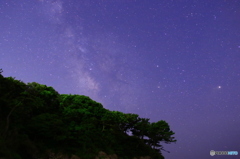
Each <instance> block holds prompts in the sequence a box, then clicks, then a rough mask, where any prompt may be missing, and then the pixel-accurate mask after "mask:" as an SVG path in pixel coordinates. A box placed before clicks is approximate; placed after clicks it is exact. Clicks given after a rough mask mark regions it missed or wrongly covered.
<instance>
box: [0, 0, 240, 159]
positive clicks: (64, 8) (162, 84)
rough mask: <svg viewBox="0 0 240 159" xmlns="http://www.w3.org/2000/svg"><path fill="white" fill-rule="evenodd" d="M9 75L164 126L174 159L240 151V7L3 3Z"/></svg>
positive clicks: (150, 1) (40, 0) (70, 0)
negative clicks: (173, 139) (170, 135)
mask: <svg viewBox="0 0 240 159" xmlns="http://www.w3.org/2000/svg"><path fill="white" fill-rule="evenodd" d="M0 68H2V69H3V71H4V72H3V75H4V76H13V77H16V79H19V80H22V81H24V82H25V83H27V82H38V83H41V84H45V85H48V86H52V87H54V88H55V89H56V90H57V91H58V92H59V93H61V94H63V93H65V94H70V93H71V94H81V95H87V96H89V97H91V98H92V99H93V100H96V101H98V102H100V103H102V104H103V105H104V107H105V108H107V109H110V110H118V111H122V112H124V113H136V114H139V115H140V116H141V117H145V118H150V119H151V122H155V121H159V120H166V121H167V122H168V123H169V124H170V127H171V129H172V130H173V131H174V132H175V133H176V134H175V137H176V139H177V140H178V141H177V143H176V144H169V145H165V144H163V145H164V147H165V149H166V150H169V151H170V153H166V152H163V154H164V156H165V157H166V158H167V159H168V158H171V159H175V158H178V159H192V158H195V159H203V158H204V159H208V158H229V159H233V158H239V155H240V154H239V155H238V156H214V157H211V156H210V150H215V151H231V150H235V151H238V152H239V153H240V1H238V0H185V1H184V0H11V1H10V0H0Z"/></svg>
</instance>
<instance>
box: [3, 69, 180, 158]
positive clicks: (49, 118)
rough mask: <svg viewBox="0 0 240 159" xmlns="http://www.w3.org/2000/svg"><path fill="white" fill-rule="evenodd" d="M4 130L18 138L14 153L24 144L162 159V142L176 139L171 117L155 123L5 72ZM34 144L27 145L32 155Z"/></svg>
mask: <svg viewBox="0 0 240 159" xmlns="http://www.w3.org/2000/svg"><path fill="white" fill-rule="evenodd" d="M0 74H1V69H0ZM0 130H2V131H1V132H0V135H1V136H0V139H4V141H5V139H6V141H8V140H9V141H10V140H11V143H14V145H13V144H11V145H10V146H9V147H15V149H14V150H10V151H9V152H11V151H14V152H23V154H24V153H25V150H24V151H23V150H22V149H21V148H22V147H21V144H25V145H26V147H32V149H35V150H36V151H35V150H34V151H35V152H37V150H41V154H44V153H45V151H46V150H48V149H54V150H62V151H64V152H66V153H69V154H81V155H83V156H84V154H92V153H97V152H99V151H105V152H107V153H116V154H117V155H118V156H119V157H122V158H124V157H125V158H133V157H135V156H136V155H151V156H152V157H153V158H156V159H157V158H162V156H161V155H160V154H159V153H157V152H156V150H159V152H160V150H161V149H162V146H161V145H160V142H166V143H171V142H175V141H176V140H174V137H172V135H173V134H174V133H173V132H172V131H171V130H170V128H169V125H168V123H167V122H165V121H158V122H153V123H151V122H150V121H149V119H147V118H140V117H139V115H137V114H131V113H128V114H125V113H123V112H120V111H110V110H107V109H105V108H103V106H102V104H100V103H98V102H96V101H93V100H92V99H90V98H89V97H87V96H83V95H71V94H70V95H69V94H61V95H60V94H59V93H58V92H57V91H55V90H54V89H53V88H52V87H48V86H46V85H42V84H38V83H36V82H32V83H28V84H25V83H23V82H21V81H18V80H15V79H14V78H12V77H7V78H4V77H3V76H0ZM19 136H25V137H26V140H25V139H24V140H21V141H24V142H26V141H28V143H21V142H20V139H18V138H19ZM5 137H6V138H5ZM15 140H16V141H15ZM18 142H19V143H18ZM2 143H3V142H0V146H1V145H3V144H2ZM15 143H16V144H15ZM15 145H18V146H15ZM66 145H67V146H66ZM32 149H31V150H27V151H28V152H30V153H29V154H30V156H31V151H32ZM27 151H26V152H27ZM39 152H40V151H39ZM11 153H12V152H11ZM29 154H27V156H29ZM34 155H36V154H34ZM93 156H94V155H93ZM80 157H81V156H80ZM23 158H24V157H23ZM25 158H29V157H25ZM30 158H31V157H30Z"/></svg>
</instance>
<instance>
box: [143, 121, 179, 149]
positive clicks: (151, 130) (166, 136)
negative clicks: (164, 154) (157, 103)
mask: <svg viewBox="0 0 240 159" xmlns="http://www.w3.org/2000/svg"><path fill="white" fill-rule="evenodd" d="M174 134H175V133H174V132H173V131H171V130H170V128H169V125H168V123H167V122H166V121H163V120H161V121H158V122H156V123H151V124H150V125H149V127H148V133H147V137H148V140H147V144H148V145H150V146H151V147H153V149H155V150H158V151H160V150H161V149H162V150H163V148H162V145H160V142H165V143H171V142H176V140H174V137H172V135H174Z"/></svg>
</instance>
